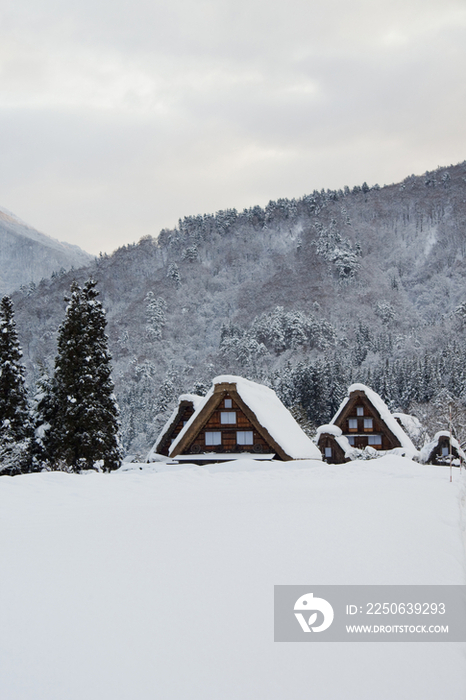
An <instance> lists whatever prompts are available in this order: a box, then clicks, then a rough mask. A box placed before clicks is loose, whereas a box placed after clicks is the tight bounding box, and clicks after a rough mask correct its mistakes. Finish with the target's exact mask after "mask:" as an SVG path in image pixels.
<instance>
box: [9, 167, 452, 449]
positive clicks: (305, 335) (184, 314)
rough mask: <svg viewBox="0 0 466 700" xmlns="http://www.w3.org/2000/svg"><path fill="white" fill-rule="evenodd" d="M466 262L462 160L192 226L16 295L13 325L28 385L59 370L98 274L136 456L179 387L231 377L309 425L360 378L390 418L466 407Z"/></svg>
mask: <svg viewBox="0 0 466 700" xmlns="http://www.w3.org/2000/svg"><path fill="white" fill-rule="evenodd" d="M465 253H466V162H465V163H461V164H459V165H456V166H451V167H448V168H439V169H438V170H436V171H434V172H431V173H426V174H425V175H423V176H420V177H415V176H410V177H408V178H406V179H405V180H404V181H403V183H401V184H396V185H390V186H387V187H383V188H379V187H378V186H375V187H372V188H369V187H368V186H367V185H366V184H365V183H364V185H362V186H361V187H354V188H353V189H352V190H350V189H349V188H345V190H344V191H341V190H340V191H338V192H334V191H326V192H324V191H321V192H314V193H312V194H311V195H306V196H304V197H302V198H300V199H296V200H285V199H283V200H278V201H277V202H270V203H269V204H268V205H267V206H266V207H265V209H262V208H261V207H254V208H251V209H248V210H245V211H243V212H241V213H238V212H237V211H236V210H234V209H233V210H228V211H221V212H217V214H215V215H200V216H193V217H187V218H185V219H183V220H180V222H179V225H178V226H177V228H176V229H174V230H163V231H161V232H160V234H159V236H158V237H157V238H150V237H146V238H143V239H141V241H139V243H138V244H134V245H129V246H125V247H123V248H120V249H119V250H117V251H116V252H115V253H113V255H111V256H101V257H100V258H98V259H97V260H95V261H93V262H92V263H91V264H90V265H88V266H87V267H86V268H83V269H81V270H78V271H76V272H73V273H67V274H63V275H62V276H60V277H58V278H54V279H51V280H43V281H42V282H41V283H40V284H39V285H38V288H37V290H36V291H29V292H28V294H26V293H24V292H23V293H17V294H16V295H15V297H14V302H15V307H16V312H17V325H18V330H19V333H20V335H21V338H22V342H23V347H24V352H25V360H26V363H27V366H28V369H29V371H30V374H29V376H30V381H31V382H32V381H33V380H34V379H35V378H36V377H37V374H38V371H39V369H38V363H39V362H40V361H46V362H47V363H48V364H49V365H51V364H52V362H53V357H54V355H55V342H56V331H57V327H58V325H59V323H60V322H61V320H62V317H63V313H64V302H63V301H62V298H63V295H64V294H65V293H66V291H67V289H69V285H70V283H71V280H72V279H74V278H75V279H77V281H78V282H83V281H84V280H85V279H86V278H87V277H88V276H90V275H92V276H93V277H95V279H97V281H98V287H99V289H100V291H101V298H102V300H103V302H104V305H105V307H106V309H107V312H108V321H109V325H108V333H109V336H110V346H111V349H112V353H113V358H114V360H113V362H114V367H115V372H114V379H115V383H116V389H117V395H118V399H119V402H120V406H121V409H122V417H123V428H124V438H125V445H126V447H127V448H129V447H130V446H131V447H132V449H139V450H143V449H145V448H146V447H147V446H148V445H149V444H150V442H151V440H152V439H153V438H154V436H155V434H156V432H157V430H158V428H159V426H160V424H161V422H162V421H163V420H164V418H165V416H166V412H167V410H168V409H169V408H170V407H171V405H172V403H173V400H174V399H175V397H176V396H177V395H178V394H179V393H181V392H185V391H192V390H193V389H196V387H197V388H198V389H199V390H201V389H202V385H209V384H210V380H211V379H212V377H213V376H214V375H215V374H220V373H223V372H235V373H238V374H243V375H244V376H247V377H249V378H251V379H257V380H259V381H263V382H266V383H269V384H271V385H273V386H274V387H275V388H276V389H277V390H278V392H279V394H280V396H281V397H282V399H283V400H284V401H285V403H286V404H287V405H288V406H291V407H294V410H295V412H296V415H298V416H299V417H300V418H301V420H302V421H303V422H306V420H307V421H309V422H310V424H317V423H321V422H325V421H327V420H328V419H329V418H330V416H331V414H332V413H333V411H334V410H335V408H336V406H337V405H338V403H339V401H340V399H341V397H342V395H343V394H344V392H345V390H346V387H347V384H348V383H349V382H350V381H354V380H359V381H365V382H366V383H368V384H370V385H371V386H373V388H374V389H375V390H377V391H380V392H381V393H382V395H383V397H384V398H385V399H386V400H387V401H389V403H390V405H391V406H392V408H397V409H401V410H403V411H407V410H416V408H417V411H418V413H419V411H421V409H422V410H423V411H425V410H427V409H426V406H427V405H428V402H430V405H431V406H432V405H433V403H434V402H435V401H437V402H438V404H439V406H441V408H442V410H443V409H444V406H445V401H446V400H447V401H448V400H449V398H448V396H449V395H447V394H446V392H449V393H450V395H451V396H453V397H456V398H457V404H458V406H459V407H460V406H461V405H462V400H463V398H465V397H466V375H465V373H464V371H463V367H464V366H466V365H465V360H466V357H465V351H464V349H463V347H464V321H465V319H466V280H465V276H464V259H465ZM442 392H443V393H442ZM458 410H459V409H458ZM458 420H460V419H459V418H458ZM461 420H462V419H461ZM460 422H461V421H460Z"/></svg>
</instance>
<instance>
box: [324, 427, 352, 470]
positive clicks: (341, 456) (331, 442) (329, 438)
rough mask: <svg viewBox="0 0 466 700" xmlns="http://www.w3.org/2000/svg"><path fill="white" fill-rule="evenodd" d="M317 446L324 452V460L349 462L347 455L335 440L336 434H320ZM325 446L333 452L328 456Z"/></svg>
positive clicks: (336, 462) (334, 462)
mask: <svg viewBox="0 0 466 700" xmlns="http://www.w3.org/2000/svg"><path fill="white" fill-rule="evenodd" d="M317 447H318V448H319V450H320V451H321V452H322V459H323V460H324V462H328V463H329V464H343V463H344V462H349V460H348V459H347V458H346V457H345V453H344V451H343V449H342V448H341V447H340V445H339V444H338V442H337V441H336V440H335V436H334V435H331V434H330V433H321V434H320V436H319V440H318V442H317ZM325 448H327V449H329V450H332V454H331V455H328V456H327V455H326V454H325Z"/></svg>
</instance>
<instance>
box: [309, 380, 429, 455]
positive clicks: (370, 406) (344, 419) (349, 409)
mask: <svg viewBox="0 0 466 700" xmlns="http://www.w3.org/2000/svg"><path fill="white" fill-rule="evenodd" d="M330 425H334V426H336V427H337V428H339V429H340V430H341V435H342V436H343V437H345V438H346V439H347V441H348V443H349V445H350V447H351V448H356V449H358V450H364V449H365V448H366V447H371V448H373V449H374V450H381V451H384V452H385V451H387V450H393V449H395V448H401V449H402V450H404V451H405V453H406V454H407V455H409V456H415V455H417V454H418V452H417V450H416V448H415V447H414V445H413V443H412V441H411V439H410V438H409V437H408V435H407V434H406V433H405V431H404V430H403V428H402V427H401V425H400V424H399V423H398V422H397V421H396V420H395V418H394V417H393V416H392V414H391V413H390V411H389V410H388V407H387V405H386V404H385V403H384V401H383V400H382V399H381V398H380V396H379V395H378V394H377V393H376V392H375V391H372V389H370V388H369V387H367V386H365V385H364V384H352V385H351V386H350V387H349V389H348V396H347V397H346V398H345V399H344V400H343V402H342V403H341V405H340V408H339V409H338V411H337V412H336V414H335V415H334V417H333V418H332V420H331V423H330ZM327 432H328V431H327ZM335 437H336V436H335V435H333V436H332V435H328V434H327V435H326V434H325V433H322V432H321V436H320V442H319V449H320V450H321V452H322V454H323V456H324V457H325V450H326V449H327V453H328V455H329V457H328V459H330V449H334V450H335V459H341V453H340V451H339V450H338V448H337V445H336V444H335V443H336V440H335ZM340 447H341V446H340ZM343 461H345V460H344V459H343ZM334 463H338V462H334Z"/></svg>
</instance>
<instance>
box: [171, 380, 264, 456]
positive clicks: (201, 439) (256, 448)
mask: <svg viewBox="0 0 466 700" xmlns="http://www.w3.org/2000/svg"><path fill="white" fill-rule="evenodd" d="M225 402H227V404H228V402H231V406H230V407H228V405H227V406H226V405H225ZM222 413H224V414H227V413H228V414H234V417H235V422H232V423H224V422H222ZM238 431H241V432H244V431H250V432H252V444H246V445H242V444H239V443H238V436H237V433H238ZM206 433H216V434H218V433H220V435H221V443H220V444H215V445H209V444H207V442H208V439H206ZM206 452H207V453H208V452H232V453H238V452H247V453H255V454H260V453H270V452H275V449H274V448H273V447H271V446H270V445H269V444H268V442H267V441H266V440H265V439H264V438H263V437H262V435H261V434H260V433H259V431H258V430H257V428H256V426H255V425H254V424H253V422H252V421H251V419H250V418H249V417H248V416H247V415H246V413H245V411H243V409H242V408H241V406H240V404H239V401H238V400H237V399H236V397H235V392H225V393H223V392H222V394H221V395H220V401H217V404H216V406H215V408H214V410H213V411H212V413H211V414H210V416H209V418H208V419H207V421H206V422H205V423H204V424H203V425H202V427H200V429H198V430H197V432H196V433H195V435H194V438H193V439H192V440H191V441H190V442H189V444H187V445H186V446H185V448H184V449H183V450H182V453H181V454H199V453H206Z"/></svg>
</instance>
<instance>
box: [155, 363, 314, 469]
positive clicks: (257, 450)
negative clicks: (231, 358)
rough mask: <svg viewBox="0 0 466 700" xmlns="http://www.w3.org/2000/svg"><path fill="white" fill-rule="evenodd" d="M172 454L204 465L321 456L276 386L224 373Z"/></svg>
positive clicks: (184, 428) (200, 406)
mask: <svg viewBox="0 0 466 700" xmlns="http://www.w3.org/2000/svg"><path fill="white" fill-rule="evenodd" d="M169 456H170V457H172V458H174V459H176V460H177V461H188V462H195V463H198V464H205V463H208V462H221V461H225V460H233V459H240V458H241V457H246V456H249V457H251V456H252V457H254V459H272V458H275V459H279V460H283V461H287V460H292V459H318V460H320V459H321V454H320V451H319V450H318V449H317V447H316V446H315V445H314V443H313V442H312V440H310V439H309V438H308V436H307V435H306V434H305V433H304V432H303V431H302V429H301V428H300V427H299V425H298V423H297V422H296V421H295V419H294V418H293V416H292V415H291V413H290V412H289V411H288V409H287V408H285V406H284V405H283V404H282V402H281V401H280V399H279V398H278V396H277V395H276V394H275V392H274V391H273V390H272V389H269V388H268V387H266V386H264V385H262V384H257V383H256V382H252V381H250V380H248V379H243V378H242V377H236V376H232V375H222V376H219V377H216V378H215V379H214V380H213V386H212V388H211V390H210V391H209V393H208V394H207V396H205V397H204V399H203V400H202V402H201V404H200V405H199V406H198V408H197V409H196V411H195V412H194V413H193V415H192V416H191V418H190V419H189V420H188V422H187V423H186V425H185V426H184V427H183V429H182V430H181V432H180V433H179V435H178V436H177V437H176V438H175V440H174V441H173V443H172V445H171V447H170V450H169Z"/></svg>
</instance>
